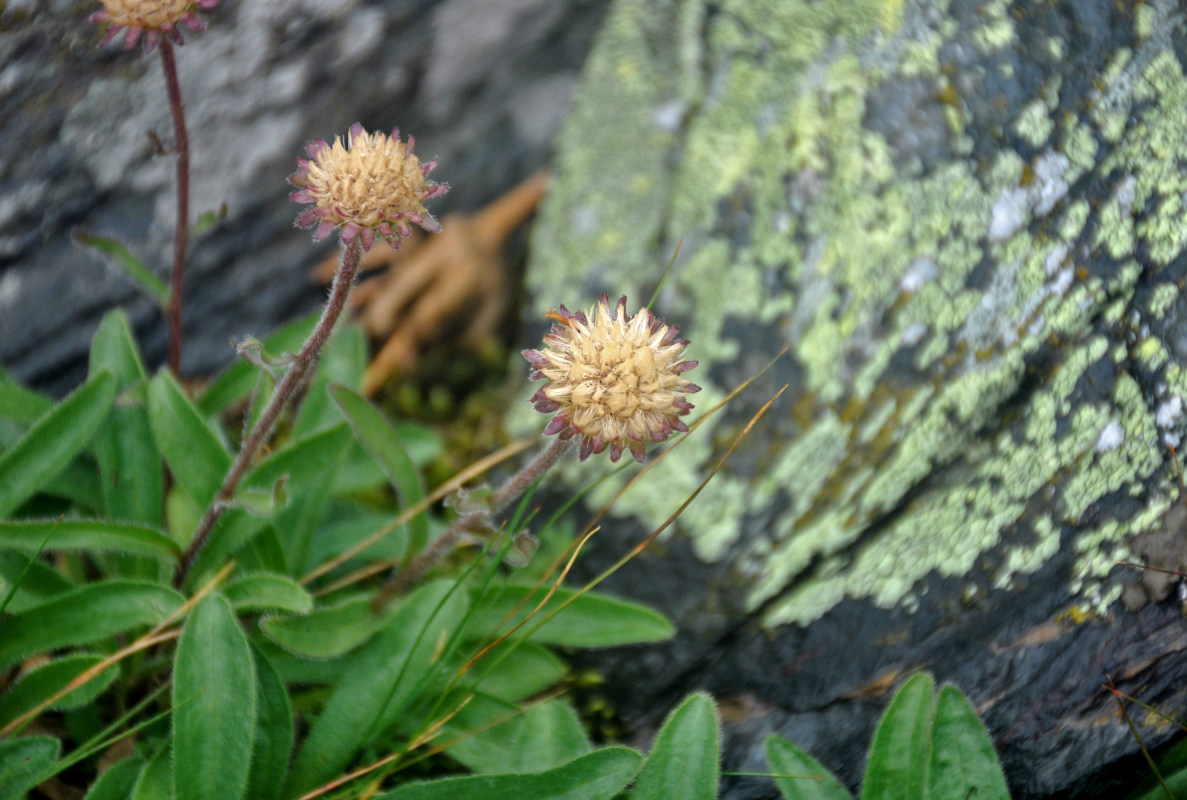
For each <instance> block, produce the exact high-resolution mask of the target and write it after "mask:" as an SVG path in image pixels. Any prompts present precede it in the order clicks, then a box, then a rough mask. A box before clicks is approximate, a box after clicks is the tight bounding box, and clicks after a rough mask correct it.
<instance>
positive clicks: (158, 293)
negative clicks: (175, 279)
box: [74, 231, 169, 311]
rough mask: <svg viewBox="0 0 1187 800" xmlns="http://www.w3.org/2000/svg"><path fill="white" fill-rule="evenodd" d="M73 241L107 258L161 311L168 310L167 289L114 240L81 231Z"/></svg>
mask: <svg viewBox="0 0 1187 800" xmlns="http://www.w3.org/2000/svg"><path fill="white" fill-rule="evenodd" d="M74 241H76V242H78V243H79V244H81V245H85V246H86V247H93V248H95V249H96V250H98V251H99V252H100V253H102V254H103V255H105V256H107V257H108V258H109V259H111V261H112V263H113V264H115V266H116V267H118V268H119V269H120V270H122V271H123V273H124V274H125V275H127V276H128V277H129V278H131V279H132V281H133V282H134V283H135V284H136V285H137V286H139V287H140V288H141V289H142V290H144V293H145V294H147V295H148V296H149V297H151V298H152V299H153V300H155V301H156V303H157V305H158V306H159V307H160V308H161V310H162V311H164V310H166V309H168V308H169V287H168V286H166V285H165V282H164V281H162V280H161V279H160V278H158V277H157V276H156V275H154V274H152V272H151V271H150V270H149V269H148V268H147V267H146V266H144V264H142V263H140V260H139V259H138V258H136V256H134V255H132V253H131V251H129V250H128V248H126V247H124V246H123V245H122V244H120V243H119V242H117V241H116V240H115V239H109V238H108V237H106V236H93V235H91V234H89V233H84V232H82V231H75V232H74Z"/></svg>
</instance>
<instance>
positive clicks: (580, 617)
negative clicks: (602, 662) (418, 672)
mask: <svg viewBox="0 0 1187 800" xmlns="http://www.w3.org/2000/svg"><path fill="white" fill-rule="evenodd" d="M547 591H548V588H547V587H530V586H507V587H504V588H502V589H499V590H496V591H495V592H493V593H492V595H491V596H489V597H485V598H483V600H482V602H481V604H478V607H477V610H476V611H475V613H474V615H473V620H472V627H471V628H469V629H468V631H467V632H468V633H469V634H470V635H477V636H480V637H485V636H488V635H491V634H494V633H497V632H502V631H506V630H507V629H509V628H510V627H511V626H512V625H513V624H515V623H518V622H519V621H520V620H522V619H524V618H525V617H526V616H527V615H528V614H530V613H531V612H532V610H533V609H534V608H535V607H536V605H537V604H539V602H540V601H541V600H543V599H544V596H545V594H546V593H547ZM575 594H577V592H576V591H574V590H571V589H557V590H556V592H555V593H553V595H552V597H551V598H549V600H548V602H547V603H546V604H545V605H544V607H543V608H542V609H540V611H539V612H538V613H537V614H536V616H534V617H533V618H532V620H531V621H529V622H528V623H527V624H526V625H524V627H523V628H521V629H520V633H522V632H524V631H528V630H531V629H532V628H533V627H534V626H535V624H536V622H537V621H539V620H542V619H544V618H545V617H546V616H548V615H549V614H550V613H552V612H553V611H554V610H556V609H557V608H558V607H559V606H560V605H561V604H562V603H565V602H566V601H568V600H570V599H571V598H572V597H573V595H575ZM516 607H518V608H519V610H518V611H517V612H516V613H515V616H514V617H512V618H511V620H510V621H509V622H503V619H504V617H506V616H507V614H509V613H510V612H511V611H512V609H514V608H516ZM673 633H674V629H673V628H672V623H670V622H668V620H667V619H666V618H665V617H664V616H663V615H662V614H660V613H659V612H658V611H655V610H653V609H650V608H648V607H647V606H643V605H640V604H638V603H631V602H628V601H626V600H619V599H617V598H614V597H608V596H607V595H603V594H597V593H594V592H587V593H586V594H584V595H582V596H581V597H578V598H577V599H576V600H573V602H572V603H570V604H569V605H568V606H566V607H565V609H564V610H563V611H561V612H560V613H559V614H557V615H556V616H555V617H553V618H552V619H551V620H549V621H548V622H546V623H544V624H543V625H542V626H541V627H540V629H539V630H537V631H535V632H534V633H532V635H531V640H532V641H533V642H540V643H543V644H552V645H558V646H562V647H617V646H619V645H624V644H638V643H641V642H659V641H663V640H665V639H670V638H672V634H673Z"/></svg>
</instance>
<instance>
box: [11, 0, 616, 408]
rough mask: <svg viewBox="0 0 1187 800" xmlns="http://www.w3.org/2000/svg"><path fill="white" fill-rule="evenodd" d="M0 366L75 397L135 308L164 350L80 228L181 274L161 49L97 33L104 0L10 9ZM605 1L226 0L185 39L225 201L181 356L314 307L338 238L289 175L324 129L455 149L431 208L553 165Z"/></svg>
mask: <svg viewBox="0 0 1187 800" xmlns="http://www.w3.org/2000/svg"><path fill="white" fill-rule="evenodd" d="M0 8H2V10H0V365H2V366H3V367H4V369H6V370H7V371H9V372H10V373H11V374H13V375H14V376H15V377H17V378H19V379H21V380H24V381H28V382H30V383H32V384H33V385H36V386H40V387H43V388H46V389H49V390H51V391H54V392H57V393H62V392H65V391H67V390H69V389H70V388H71V387H72V386H74V385H75V384H76V383H77V381H78V380H79V378H80V377H81V376H82V375H83V373H84V371H85V363H86V351H87V347H88V344H89V339H90V336H91V333H92V331H93V330H94V327H95V325H96V324H97V323H98V320H99V318H100V317H101V316H102V314H103V313H104V312H105V311H106V310H107V309H109V308H111V307H114V306H117V305H118V306H122V307H124V308H125V309H126V310H127V311H128V313H129V315H130V317H131V319H132V322H133V325H134V327H135V329H136V332H137V335H138V336H139V337H140V338H141V343H142V345H143V347H144V349H145V351H146V353H147V356H148V357H149V359H150V360H152V361H153V362H154V363H159V362H160V360H161V359H162V358H163V357H164V348H165V338H164V337H165V333H164V325H163V323H162V320H161V318H160V315H159V314H158V313H157V311H156V310H155V308H154V307H153V305H152V303H151V302H149V301H148V300H147V299H146V298H144V297H143V296H141V294H140V293H139V291H138V290H137V289H136V288H135V287H134V286H133V285H132V284H131V283H130V282H129V281H128V280H126V279H125V278H123V277H122V276H121V275H119V274H117V273H116V272H115V271H114V270H113V269H111V268H108V267H106V266H105V265H104V264H103V261H102V260H101V259H100V257H99V256H97V255H96V254H93V253H91V252H84V251H82V250H80V249H78V248H77V247H75V246H74V245H72V244H71V242H70V236H69V234H70V231H71V230H72V229H74V228H81V229H84V230H87V231H90V232H94V233H101V234H104V235H109V236H116V237H118V238H120V239H121V240H122V241H124V242H125V243H126V244H128V245H129V247H130V248H131V249H132V251H133V252H134V253H135V254H136V255H138V256H139V257H140V258H141V259H142V260H143V261H144V262H145V263H146V264H147V265H149V266H150V267H151V268H152V269H153V270H154V271H155V272H156V273H157V274H158V275H161V276H165V275H166V273H167V270H168V267H169V264H171V259H172V255H171V252H172V251H171V246H172V245H171V237H172V229H173V228H172V226H173V213H174V212H173V202H174V201H173V195H172V192H173V186H174V184H173V169H174V166H173V160H172V159H171V158H169V157H155V156H154V155H153V154H152V151H151V148H150V145H149V140H148V138H147V133H148V132H149V131H155V132H157V133H158V134H159V135H160V137H161V139H162V140H164V141H165V142H169V141H170V140H171V138H172V124H171V122H170V121H169V116H168V109H167V106H166V101H165V95H164V82H163V78H162V77H161V67H160V60H159V58H158V57H157V56H156V55H155V54H154V55H152V56H150V57H145V56H144V55H143V54H142V53H141V51H140V50H136V51H133V52H125V51H124V50H123V49H122V48H120V47H118V46H116V45H110V46H108V47H106V48H99V47H98V43H99V40H100V38H101V31H100V30H99V29H98V27H97V26H95V25H91V24H88V23H86V21H85V20H86V17H87V16H88V15H89V14H90V13H91V12H93V11H94V10H96V9H97V8H99V4H98V3H96V2H77V1H73V2H72V1H71V0H54V1H53V2H51V1H50V0H33V1H32V2H23V3H17V2H10V3H7V4H5V5H4V6H2V7H0ZM605 8H606V3H605V2H604V1H603V0H596V1H595V2H579V1H578V0H562V1H561V2H553V1H552V0H547V1H546V2H545V1H542V0H506V1H505V2H498V3H490V2H484V1H483V0H386V2H365V1H364V0H350V1H349V2H334V3H317V2H315V3H307V2H299V1H298V0H265V1H264V2H253V3H236V2H225V3H222V4H221V5H220V6H219V7H218V8H216V9H215V10H214V11H211V12H204V13H203V15H204V16H205V17H206V18H207V19H208V21H209V27H208V29H207V30H206V31H203V32H201V33H197V34H190V35H189V36H188V37H187V44H186V45H185V46H184V47H183V48H181V49H180V50H178V71H179V73H180V76H181V83H182V93H183V97H184V99H185V102H186V106H187V117H188V123H189V129H190V142H191V147H192V148H193V156H192V176H193V177H192V185H193V192H192V198H191V209H192V210H193V212H194V214H195V215H196V214H198V213H202V212H204V211H209V210H213V209H215V208H217V207H218V206H219V204H220V203H223V202H225V203H226V204H227V206H228V209H229V216H228V217H227V219H226V220H225V221H224V222H223V223H222V224H220V225H219V226H218V227H217V228H216V229H214V230H213V231H211V232H210V233H207V234H205V235H203V236H200V237H198V238H197V239H196V240H195V241H193V242H192V246H191V249H190V252H191V258H190V266H189V271H188V274H187V277H186V294H185V298H186V308H185V313H184V319H183V326H184V340H185V350H184V353H183V361H182V368H183V372H185V373H188V374H192V375H202V374H209V373H210V372H212V371H214V370H215V369H217V368H218V367H220V366H221V365H223V364H225V363H226V362H227V361H229V360H230V358H231V357H232V353H231V349H230V347H229V344H228V338H229V337H230V336H232V335H234V336H240V337H242V336H243V335H245V334H247V333H252V334H256V335H263V334H264V333H266V332H267V331H269V330H270V329H271V328H273V327H275V326H276V325H277V324H279V323H280V322H282V321H285V320H287V319H290V318H292V317H293V316H295V315H297V314H299V313H302V312H304V311H307V310H309V309H312V308H314V307H315V306H316V305H317V304H318V303H319V302H320V299H321V298H322V296H323V294H322V291H321V290H320V289H318V288H316V287H314V286H313V285H311V283H310V281H309V279H308V271H309V268H310V267H311V266H312V265H313V264H314V263H316V262H317V261H319V260H320V259H321V258H324V257H325V256H326V255H327V254H328V253H329V252H331V249H330V248H331V246H330V245H328V244H323V245H321V246H311V242H310V237H309V234H308V232H306V231H298V230H294V229H292V220H293V218H294V217H295V216H296V212H297V210H298V209H297V207H296V206H295V205H294V204H292V203H291V202H289V201H288V199H287V196H288V192H289V189H290V187H289V186H288V184H287V183H286V182H285V179H286V178H287V177H288V175H289V174H290V173H291V172H292V171H293V169H295V167H296V162H295V159H296V158H297V156H299V155H303V145H304V143H305V142H306V141H308V140H310V139H314V138H327V139H330V138H332V137H334V136H335V135H344V134H345V132H346V130H347V129H348V128H349V126H350V125H351V124H352V123H354V122H356V121H359V122H362V123H363V125H364V126H365V127H367V128H368V129H374V128H381V129H390V128H391V127H393V126H397V125H398V126H400V128H401V130H402V132H403V133H404V134H408V133H412V134H414V135H415V136H416V138H417V140H418V152H420V153H421V154H422V155H425V156H427V157H432V156H433V155H437V156H438V157H440V163H441V167H440V169H439V171H438V173H437V174H436V176H435V177H438V178H439V179H440V180H444V181H448V182H451V183H452V184H453V186H454V188H453V191H452V192H451V193H450V194H448V195H447V196H446V197H444V198H442V199H441V200H440V201H437V203H436V205H435V206H434V211H437V212H440V213H446V212H449V211H453V210H472V209H475V208H478V207H480V206H481V205H483V204H484V203H486V202H487V201H489V200H491V199H492V198H494V197H496V196H498V195H499V194H501V193H502V192H503V191H505V190H507V189H509V188H510V187H511V186H513V185H514V184H515V183H516V182H517V181H519V180H521V179H522V178H524V177H526V176H527V175H529V174H531V173H532V172H534V171H535V170H537V169H539V168H540V167H542V166H543V165H544V164H545V163H546V161H547V158H548V154H549V151H550V145H551V140H552V137H553V134H554V133H555V130H556V128H557V127H558V126H559V124H560V121H561V118H562V115H563V113H564V110H565V108H566V105H567V102H568V97H569V93H570V90H571V87H572V84H573V82H574V80H575V79H576V76H577V73H578V70H579V69H580V66H581V64H582V63H583V61H584V59H585V56H586V53H587V52H588V48H589V43H590V40H591V39H592V37H593V34H594V32H595V31H596V29H597V26H598V25H599V23H600V21H601V19H602V17H603V15H604V13H605Z"/></svg>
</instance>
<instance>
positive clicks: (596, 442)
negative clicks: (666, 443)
mask: <svg viewBox="0 0 1187 800" xmlns="http://www.w3.org/2000/svg"><path fill="white" fill-rule="evenodd" d="M549 316H550V317H551V318H553V319H555V320H556V321H557V324H556V325H553V326H552V331H551V332H550V333H549V334H548V335H547V336H545V337H544V344H545V348H544V349H543V350H524V351H523V356H524V358H526V359H527V360H528V362H529V363H530V364H531V365H532V371H531V378H532V380H537V379H539V378H544V379H545V380H547V381H548V383H546V384H545V385H544V386H543V387H541V389H540V391H538V392H536V394H535V395H534V396H533V397H532V403H533V404H534V405H535V407H536V410H537V411H541V412H544V413H551V412H553V411H557V412H558V413H557V414H556V416H555V417H553V418H552V419H551V420H550V421H549V423H548V426H547V427H546V428H545V429H544V433H546V434H550V435H551V434H554V433H555V434H558V435H559V436H560V437H561V438H562V439H568V438H569V437H571V436H580V437H581V452H580V457H581V460H582V461H584V460H585V459H586V458H588V457H589V455H590V453H600V452H602V451H603V450H605V449H606V448H607V447H609V448H610V460H611V461H618V458H619V456H621V455H622V451H623V448H627V449H629V450H630V451H631V455H633V456H634V457H635V460H637V461H642V460H643V457H644V448H645V447H646V443H647V442H648V441H649V440H650V441H653V442H662V441H663V440H664V439H667V438H668V437H669V436H670V435H671V434H672V431H687V430H688V426H686V425H685V424H684V423H683V422H681V421H680V417H682V416H684V415H685V414H687V413H688V412H689V411H690V410H691V409H692V403H689V402H688V400H687V397H688V395H690V394H693V393H695V392H699V391H700V390H701V388H700V387H699V386H697V385H696V384H693V383H689V382H688V381H687V380H685V379H684V378H683V377H682V375H683V373H685V372H688V371H689V370H690V369H692V368H693V367H695V366H696V365H697V362H695V361H684V360H683V355H684V347H685V345H687V344H688V340H687V339H681V338H678V336H677V333H679V330H680V329H679V328H677V327H676V326H675V325H670V326H669V325H667V324H665V323H664V321H663V320H662V319H660V318H659V317H657V316H656V315H655V314H652V313H651V312H650V311H649V310H647V309H646V308H643V309H640V310H639V313H637V314H629V315H628V314H627V313H626V298H625V297H623V298H621V299H620V300H619V301H618V304H617V306H616V307H615V309H614V310H611V308H610V300H609V298H608V297H607V296H606V295H602V298H601V300H600V301H599V302H598V303H597V305H595V306H594V307H593V308H591V309H590V310H589V313H588V314H585V313H583V312H581V311H578V312H577V313H573V312H571V311H569V310H568V309H567V308H565V307H564V306H561V307H560V309H559V310H558V311H555V312H550V313H549Z"/></svg>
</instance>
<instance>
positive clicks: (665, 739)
mask: <svg viewBox="0 0 1187 800" xmlns="http://www.w3.org/2000/svg"><path fill="white" fill-rule="evenodd" d="M720 764H721V730H720V727H719V725H718V722H717V707H716V706H714V705H713V700H712V699H711V698H710V697H709V695H707V694H703V693H700V692H698V693H696V694H694V695H690V696H689V697H688V698H687V699H686V700H685V701H684V702H683V703H681V704H680V705H678V706H677V707H676V710H675V711H673V712H672V713H671V714H669V715H668V719H667V720H666V721H665V722H664V726H663V727H662V728H661V729H660V732H659V735H658V736H656V738H655V744H654V745H653V746H652V748H651V753H650V755H648V756H647V763H646V764H644V765H643V771H642V772H640V773H639V777H638V779H637V780H636V781H635V791H634V792H633V794H632V795H631V796H632V797H633V798H634V800H667V798H671V797H680V798H684V800H716V797H717V783H718V780H719V778H720V775H721V766H720Z"/></svg>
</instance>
